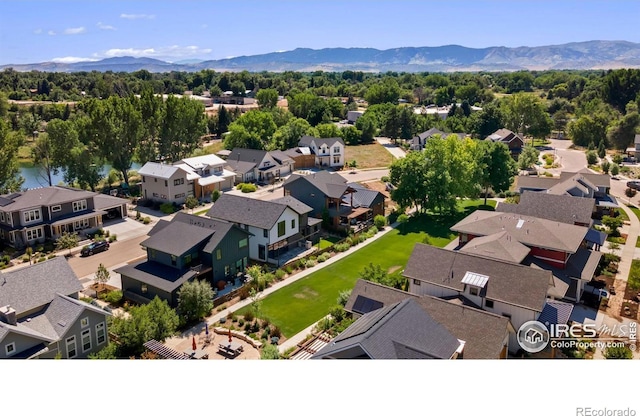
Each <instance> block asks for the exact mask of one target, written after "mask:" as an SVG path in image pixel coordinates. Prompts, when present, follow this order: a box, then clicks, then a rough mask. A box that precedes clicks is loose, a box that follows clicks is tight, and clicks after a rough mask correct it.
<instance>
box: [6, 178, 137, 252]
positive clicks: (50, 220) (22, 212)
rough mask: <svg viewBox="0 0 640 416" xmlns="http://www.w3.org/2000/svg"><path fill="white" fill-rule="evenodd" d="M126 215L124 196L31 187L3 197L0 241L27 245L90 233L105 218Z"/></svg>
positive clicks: (18, 245)
mask: <svg viewBox="0 0 640 416" xmlns="http://www.w3.org/2000/svg"><path fill="white" fill-rule="evenodd" d="M126 215H127V201H126V200H125V199H122V198H116V197H112V196H109V195H101V194H98V193H96V192H89V191H84V190H82V189H76V188H68V187H64V186H49V187H46V188H34V189H29V190H27V191H23V192H17V193H13V194H9V195H2V196H0V241H3V242H4V243H5V244H7V245H10V246H12V247H15V248H23V247H25V246H28V245H34V244H36V243H42V242H44V241H45V240H46V239H52V240H55V239H57V238H58V237H59V236H60V235H62V234H63V233H65V232H69V233H74V232H75V233H80V232H90V231H93V230H95V229H97V228H100V227H101V226H102V223H103V217H105V218H106V217H109V216H112V217H113V216H117V217H125V216H126Z"/></svg>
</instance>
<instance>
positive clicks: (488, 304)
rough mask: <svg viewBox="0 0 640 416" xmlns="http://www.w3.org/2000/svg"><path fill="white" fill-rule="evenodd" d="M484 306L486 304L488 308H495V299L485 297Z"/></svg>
mask: <svg viewBox="0 0 640 416" xmlns="http://www.w3.org/2000/svg"><path fill="white" fill-rule="evenodd" d="M484 306H486V307H487V308H493V301H492V300H489V299H485V301H484Z"/></svg>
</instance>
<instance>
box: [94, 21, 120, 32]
mask: <svg viewBox="0 0 640 416" xmlns="http://www.w3.org/2000/svg"><path fill="white" fill-rule="evenodd" d="M96 26H98V29H101V30H116V28H115V27H113V26H111V25H106V24H104V23H102V22H98V23H97V24H96Z"/></svg>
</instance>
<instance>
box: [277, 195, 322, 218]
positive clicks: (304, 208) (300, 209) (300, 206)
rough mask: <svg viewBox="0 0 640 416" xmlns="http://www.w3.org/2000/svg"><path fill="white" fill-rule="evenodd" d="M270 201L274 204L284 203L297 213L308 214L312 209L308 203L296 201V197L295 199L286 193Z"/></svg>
mask: <svg viewBox="0 0 640 416" xmlns="http://www.w3.org/2000/svg"><path fill="white" fill-rule="evenodd" d="M271 202H275V203H276V204H282V205H286V206H288V207H289V208H291V209H292V210H294V211H295V212H297V213H298V215H303V214H308V213H309V212H311V211H313V208H311V207H310V206H309V205H307V204H305V203H303V202H301V201H298V200H297V199H295V198H294V197H292V196H290V195H287V196H285V197H282V198H277V199H272V200H271Z"/></svg>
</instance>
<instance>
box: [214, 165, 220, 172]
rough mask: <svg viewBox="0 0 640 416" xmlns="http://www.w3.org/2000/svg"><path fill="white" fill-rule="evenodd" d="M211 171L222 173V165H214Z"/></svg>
mask: <svg viewBox="0 0 640 416" xmlns="http://www.w3.org/2000/svg"><path fill="white" fill-rule="evenodd" d="M213 173H222V166H216V167H215V168H213Z"/></svg>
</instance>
